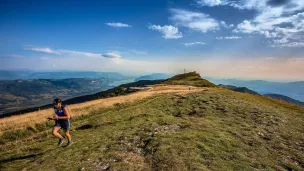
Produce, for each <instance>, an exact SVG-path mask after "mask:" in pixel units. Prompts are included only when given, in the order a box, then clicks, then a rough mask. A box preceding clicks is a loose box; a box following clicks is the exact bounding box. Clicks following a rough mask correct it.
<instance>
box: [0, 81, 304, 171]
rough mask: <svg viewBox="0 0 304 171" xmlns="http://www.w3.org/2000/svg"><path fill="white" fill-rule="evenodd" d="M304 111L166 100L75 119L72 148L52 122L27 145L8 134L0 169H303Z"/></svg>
mask: <svg viewBox="0 0 304 171" xmlns="http://www.w3.org/2000/svg"><path fill="white" fill-rule="evenodd" d="M160 88H162V89H164V90H165V89H166V88H167V87H166V86H163V87H160ZM148 91H153V90H148ZM198 91H199V92H198ZM145 92H146V91H143V92H138V93H145ZM169 92H170V91H169ZM303 112H304V109H303V108H301V107H298V106H295V105H291V104H287V103H284V102H280V101H277V100H272V99H268V98H265V97H262V96H256V95H251V94H244V93H237V92H233V91H230V90H226V89H220V88H202V89H200V90H197V91H195V92H192V90H191V91H185V90H183V91H180V92H178V91H177V92H175V93H166V94H158V95H154V96H150V97H148V98H145V99H142V100H138V101H135V102H129V103H116V104H114V106H113V107H110V108H103V109H96V110H93V111H91V112H90V114H89V115H86V116H82V117H78V118H74V119H73V120H72V129H71V134H72V136H73V140H74V142H75V143H74V144H73V145H72V146H70V147H68V148H64V147H57V146H56V143H57V140H56V139H55V138H53V137H52V136H51V135H50V132H49V131H50V127H51V124H45V125H44V126H45V127H47V129H46V130H47V131H44V132H42V133H39V129H38V127H30V128H28V130H35V131H36V132H37V135H39V136H36V137H35V138H28V139H26V140H21V141H10V138H13V136H15V137H16V136H17V135H19V134H18V132H17V131H14V132H13V131H11V132H8V133H4V134H3V135H2V137H1V140H2V145H1V149H3V150H1V151H0V156H1V157H0V168H1V170H22V169H28V170H79V169H80V170H81V169H83V170H107V169H110V170H129V169H133V170H257V169H258V170H292V169H293V170H303V169H304V153H303V150H304V139H303V136H304V133H303V130H304V115H303ZM19 133H20V132H19Z"/></svg>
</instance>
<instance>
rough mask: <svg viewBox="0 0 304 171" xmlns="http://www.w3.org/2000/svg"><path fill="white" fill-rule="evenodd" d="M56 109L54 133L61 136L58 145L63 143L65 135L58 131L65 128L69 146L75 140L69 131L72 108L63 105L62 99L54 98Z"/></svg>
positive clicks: (58, 136)
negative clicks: (72, 139)
mask: <svg viewBox="0 0 304 171" xmlns="http://www.w3.org/2000/svg"><path fill="white" fill-rule="evenodd" d="M53 104H54V111H55V114H54V116H53V119H54V120H55V125H54V128H53V135H54V136H55V137H57V138H59V141H58V145H61V144H62V143H63V140H64V137H63V136H61V135H60V134H59V133H58V131H59V130H60V129H61V128H62V129H63V130H64V134H65V137H67V138H68V144H67V146H69V145H71V144H72V143H73V142H72V141H71V135H70V132H69V129H70V110H69V109H68V107H67V106H66V105H62V101H61V100H60V99H54V101H53Z"/></svg>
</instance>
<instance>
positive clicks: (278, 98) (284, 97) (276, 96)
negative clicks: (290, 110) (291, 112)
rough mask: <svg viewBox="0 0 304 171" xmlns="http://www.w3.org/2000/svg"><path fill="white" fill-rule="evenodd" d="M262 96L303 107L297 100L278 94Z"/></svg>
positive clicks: (303, 104)
mask: <svg viewBox="0 0 304 171" xmlns="http://www.w3.org/2000/svg"><path fill="white" fill-rule="evenodd" d="M264 96H266V97H270V98H272V99H277V100H282V101H285V102H288V103H292V104H296V105H299V106H303V107H304V102H302V101H299V100H295V99H293V98H290V97H287V96H283V95H280V94H264Z"/></svg>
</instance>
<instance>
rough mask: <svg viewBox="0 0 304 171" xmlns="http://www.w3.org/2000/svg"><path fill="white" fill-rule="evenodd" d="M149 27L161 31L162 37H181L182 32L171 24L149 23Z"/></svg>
mask: <svg viewBox="0 0 304 171" xmlns="http://www.w3.org/2000/svg"><path fill="white" fill-rule="evenodd" d="M149 29H151V30H156V31H159V32H161V33H162V34H163V38H164V39H179V38H182V37H183V34H182V33H181V32H179V31H178V28H177V27H174V26H171V25H169V26H167V25H165V26H159V25H151V26H149Z"/></svg>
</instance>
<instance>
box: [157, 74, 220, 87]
mask: <svg viewBox="0 0 304 171" xmlns="http://www.w3.org/2000/svg"><path fill="white" fill-rule="evenodd" d="M163 83H164V84H169V85H189V86H196V87H216V85H215V84H213V83H211V82H209V81H208V80H205V79H203V78H201V76H200V74H199V73H197V72H189V73H184V74H178V75H175V76H173V77H171V78H169V79H167V80H165V81H164V82H163Z"/></svg>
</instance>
